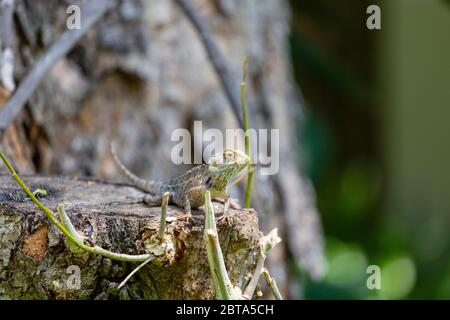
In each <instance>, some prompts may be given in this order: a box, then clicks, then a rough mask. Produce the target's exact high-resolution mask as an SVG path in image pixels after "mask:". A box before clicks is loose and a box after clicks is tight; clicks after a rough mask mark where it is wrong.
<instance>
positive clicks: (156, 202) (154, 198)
mask: <svg viewBox="0 0 450 320" xmlns="http://www.w3.org/2000/svg"><path fill="white" fill-rule="evenodd" d="M162 200H163V196H162V195H153V194H148V193H147V194H145V195H144V197H143V198H142V201H143V202H144V203H145V204H147V205H149V206H160V205H162V202H163V201H162Z"/></svg>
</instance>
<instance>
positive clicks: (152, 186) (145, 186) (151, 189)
mask: <svg viewBox="0 0 450 320" xmlns="http://www.w3.org/2000/svg"><path fill="white" fill-rule="evenodd" d="M110 150H111V154H112V156H113V158H114V161H115V162H116V164H117V166H118V167H119V169H120V170H121V171H122V172H123V173H124V174H125V175H126V176H127V178H128V180H129V181H130V182H131V183H132V184H133V185H134V186H136V187H137V188H139V189H141V190H142V191H145V192H148V193H161V190H160V189H161V188H160V186H159V183H158V182H156V181H151V180H150V181H146V180H144V179H141V178H139V177H138V176H136V175H135V174H133V173H132V172H131V171H130V170H128V169H127V167H125V165H124V164H123V163H122V162H121V161H120V159H119V157H118V156H117V153H116V150H115V148H114V145H113V144H112V143H111V144H110Z"/></svg>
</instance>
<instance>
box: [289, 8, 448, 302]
mask: <svg viewBox="0 0 450 320" xmlns="http://www.w3.org/2000/svg"><path fill="white" fill-rule="evenodd" d="M371 4H376V5H378V6H379V7H380V9H381V30H368V29H367V27H366V19H367V18H368V17H369V14H367V13H366V9H367V7H368V6H369V5H371ZM291 6H292V34H291V39H290V44H291V57H292V62H293V65H294V74H295V77H296V80H297V82H298V84H299V90H301V94H302V95H303V98H304V100H305V105H306V110H305V112H304V114H303V121H304V126H303V127H302V131H301V132H298V135H299V139H300V141H301V143H302V148H301V150H302V153H303V154H302V158H303V159H304V162H303V163H302V166H303V167H304V169H305V170H306V171H307V172H308V173H309V176H310V177H311V179H312V180H313V183H314V185H315V188H316V192H317V200H318V206H319V209H320V211H321V215H322V220H323V225H324V230H325V235H326V251H327V260H328V272H327V274H326V277H325V279H324V280H323V281H321V282H318V283H312V282H309V281H308V280H307V279H305V278H304V277H303V276H302V275H301V273H300V272H298V275H299V278H300V280H301V281H302V282H303V283H304V284H305V285H304V287H305V288H304V293H303V294H304V297H305V298H307V299H314V298H325V299H326V298H344V299H345V298H348V299H365V298H381V299H411V298H412V299H421V298H424V299H449V298H450V232H449V227H450V3H449V1H446V0H385V1H366V0H341V1H335V0H301V1H297V0H292V1H291ZM369 265H378V266H379V267H380V270H381V289H380V290H376V289H375V290H369V289H368V288H367V286H366V280H367V278H368V276H369V274H367V273H366V269H367V266H369Z"/></svg>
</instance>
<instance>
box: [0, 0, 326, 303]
mask: <svg viewBox="0 0 450 320" xmlns="http://www.w3.org/2000/svg"><path fill="white" fill-rule="evenodd" d="M69 2H72V1H67V3H69ZM192 2H193V5H194V6H195V8H196V9H197V10H198V12H199V13H200V14H201V15H202V16H203V17H205V19H207V24H208V26H209V28H210V31H211V32H212V35H213V37H214V38H215V39H216V41H217V42H218V44H219V46H220V49H221V50H222V53H223V54H224V56H225V57H226V60H227V62H228V64H229V66H230V68H231V70H232V75H233V77H234V78H235V79H236V87H237V88H238V87H239V84H240V78H241V65H242V58H243V56H244V55H246V54H247V55H248V56H249V60H250V65H249V73H248V93H247V97H248V104H249V108H250V115H251V126H252V127H254V128H263V129H266V128H269V129H270V128H278V129H280V171H279V174H277V175H275V176H261V175H259V174H258V173H257V174H256V175H255V179H256V181H255V184H254V185H255V190H254V196H253V202H252V206H253V207H254V208H255V209H256V210H257V211H258V212H259V213H260V215H261V229H262V230H263V231H264V232H267V231H269V230H270V229H272V228H274V227H278V228H279V229H280V231H281V236H282V238H283V239H284V240H285V241H284V242H283V245H284V246H279V247H277V248H276V249H275V250H274V252H272V253H271V255H270V256H269V269H270V270H271V272H272V273H273V275H274V277H275V278H276V279H277V282H278V284H279V287H280V288H281V289H282V290H283V291H284V292H283V293H284V294H286V290H287V288H288V284H292V283H296V281H293V279H290V275H289V272H288V263H287V261H288V256H289V255H290V256H291V257H293V258H294V259H295V260H296V261H300V262H301V264H302V266H303V267H304V270H305V271H306V272H307V273H309V274H310V275H311V276H312V277H319V276H320V275H321V274H322V272H323V261H322V259H323V258H322V234H321V233H322V231H321V226H320V221H319V217H318V214H317V210H316V208H315V202H314V194H313V191H312V188H311V187H309V183H308V181H307V179H305V178H303V177H302V176H301V175H300V171H299V161H298V159H297V155H298V153H299V152H298V143H297V141H296V136H297V131H296V126H299V125H300V122H299V121H300V114H301V107H302V106H301V101H300V100H299V96H298V94H297V93H296V92H295V90H294V85H293V78H292V76H291V74H290V72H289V70H290V65H289V62H288V61H289V57H288V55H287V50H286V44H287V36H288V33H289V8H288V6H287V1H273V0H247V1H238V0H216V1H209V0H194V1H192ZM67 3H64V2H62V1H34V0H33V1H31V0H30V1H27V0H17V1H16V7H15V22H16V23H15V28H16V29H15V31H16V38H17V41H16V42H15V46H14V52H15V55H16V62H17V63H16V77H17V78H18V79H20V78H22V77H23V75H24V73H25V72H26V70H27V69H29V67H30V66H31V65H32V64H33V62H34V61H35V60H36V58H37V57H38V56H39V55H40V53H42V51H43V50H45V49H46V48H47V47H48V46H49V44H51V43H52V42H53V41H54V39H55V38H56V36H57V35H60V34H61V33H62V32H64V31H65V18H66V14H65V9H66V6H67ZM118 3H119V4H118V5H117V8H116V9H114V10H112V11H111V12H110V13H109V14H107V15H106V16H105V17H104V18H103V19H102V20H101V21H100V23H99V24H97V26H96V28H94V29H93V30H92V31H91V32H89V33H88V35H87V36H86V37H84V38H83V39H82V40H81V41H80V42H79V43H78V45H77V46H76V47H75V48H74V50H72V52H71V53H70V54H69V55H68V56H67V57H65V58H64V59H62V60H61V61H59V62H58V63H57V65H56V66H55V67H54V68H53V69H52V71H51V72H50V74H49V75H48V76H47V78H46V79H45V80H44V81H43V83H42V84H41V85H40V87H39V89H38V90H37V91H36V92H35V94H34V95H33V97H32V98H31V99H30V101H29V103H28V106H27V109H26V110H24V112H22V113H21V114H20V116H19V118H18V119H17V120H16V121H15V123H13V124H12V125H11V126H10V127H9V128H8V130H7V131H6V133H5V134H4V136H3V141H2V143H3V146H4V149H5V150H6V152H7V153H8V154H9V156H10V157H11V158H13V160H14V162H15V165H16V167H17V168H19V170H20V171H19V172H22V173H23V172H27V173H35V172H38V173H51V174H64V175H79V176H80V175H87V176H96V177H101V178H108V179H121V178H118V177H120V175H119V173H118V171H117V169H116V168H115V166H114V164H113V162H112V161H111V159H110V157H109V156H108V144H109V142H110V141H116V142H117V147H118V150H119V151H120V153H121V154H122V155H123V157H122V158H123V160H124V162H125V163H126V164H127V165H128V166H129V167H130V168H131V169H132V170H133V171H134V172H135V173H137V174H138V175H139V176H142V177H152V178H155V179H162V178H167V177H174V176H177V175H178V174H180V173H182V172H184V171H185V170H186V166H174V165H173V164H172V163H171V161H170V153H171V149H172V147H173V146H174V145H175V142H171V141H170V137H171V133H172V132H173V130H174V129H178V128H187V129H189V130H192V126H193V121H194V120H201V121H203V129H207V128H217V129H220V130H224V129H225V128H236V127H238V123H237V121H236V118H235V117H234V115H233V113H232V112H231V108H230V107H229V105H228V102H227V100H226V98H225V96H224V94H223V91H222V88H221V86H220V83H219V81H218V79H217V76H216V74H215V73H214V70H213V68H212V67H211V64H210V62H209V60H208V58H207V55H206V53H205V51H204V48H203V47H202V44H201V42H200V41H199V37H198V35H197V34H196V32H195V31H194V29H193V28H192V26H191V24H190V23H189V21H188V19H187V18H186V17H185V16H184V15H183V13H182V12H181V10H180V9H179V8H178V7H177V6H176V4H175V3H174V2H173V1H169V0H151V1H138V0H134V1H131V0H122V1H119V2H118ZM268 143H269V145H270V144H271V143H275V142H268ZM201 147H202V146H201V145H195V144H194V148H201ZM241 191H242V190H241ZM232 192H233V193H232V195H233V196H234V197H241V194H243V192H239V190H233V191H232ZM291 280H292V281H291ZM296 292H297V291H295V290H293V291H292V293H294V294H293V295H291V297H295V296H296V295H295V293H296Z"/></svg>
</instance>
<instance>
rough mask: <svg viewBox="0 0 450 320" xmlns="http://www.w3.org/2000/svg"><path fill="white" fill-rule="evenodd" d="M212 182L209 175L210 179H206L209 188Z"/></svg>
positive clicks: (206, 185)
mask: <svg viewBox="0 0 450 320" xmlns="http://www.w3.org/2000/svg"><path fill="white" fill-rule="evenodd" d="M211 184H212V178H211V177H208V179H206V182H205V187H207V188H209V187H211Z"/></svg>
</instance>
